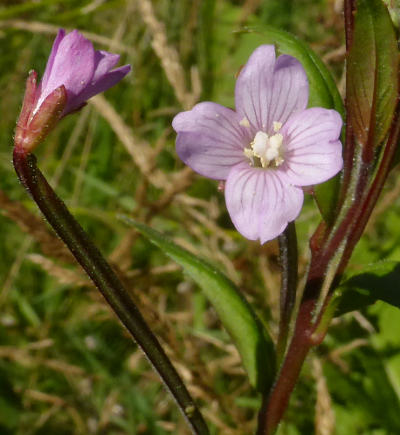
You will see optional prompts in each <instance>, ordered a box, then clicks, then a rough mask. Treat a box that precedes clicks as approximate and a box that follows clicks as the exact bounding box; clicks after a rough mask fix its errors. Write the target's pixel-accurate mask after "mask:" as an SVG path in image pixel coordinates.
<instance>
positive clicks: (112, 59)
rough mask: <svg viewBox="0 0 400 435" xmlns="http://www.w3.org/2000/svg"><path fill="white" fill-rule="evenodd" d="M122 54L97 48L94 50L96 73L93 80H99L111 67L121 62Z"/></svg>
mask: <svg viewBox="0 0 400 435" xmlns="http://www.w3.org/2000/svg"><path fill="white" fill-rule="evenodd" d="M119 58H120V55H119V54H114V53H109V52H108V51H103V50H96V51H95V52H94V74H93V79H92V82H97V81H98V80H100V79H101V78H102V77H103V76H105V75H106V74H107V73H108V72H109V71H110V70H111V68H114V67H115V65H117V63H118V62H119Z"/></svg>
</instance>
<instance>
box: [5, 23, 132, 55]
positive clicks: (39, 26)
mask: <svg viewBox="0 0 400 435" xmlns="http://www.w3.org/2000/svg"><path fill="white" fill-rule="evenodd" d="M7 27H11V28H13V29H18V30H24V31H28V32H32V33H44V34H49V35H56V34H57V32H58V30H59V28H60V27H59V26H54V25H53V24H48V23H42V22H40V21H25V20H3V21H0V29H1V28H7ZM66 30H67V31H68V32H69V31H71V30H73V28H68V27H67V28H66ZM81 33H82V34H83V35H84V36H85V37H86V38H88V39H90V40H91V41H93V42H97V43H98V44H101V45H105V46H110V45H111V44H112V47H113V50H114V51H119V52H120V53H132V51H133V49H132V47H128V46H126V45H124V44H121V43H120V42H116V41H113V40H112V39H110V38H107V37H106V36H102V35H98V34H97V33H92V32H85V31H82V32H81Z"/></svg>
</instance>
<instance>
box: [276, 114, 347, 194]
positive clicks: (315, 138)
mask: <svg viewBox="0 0 400 435" xmlns="http://www.w3.org/2000/svg"><path fill="white" fill-rule="evenodd" d="M341 128H342V119H341V117H340V115H339V113H338V112H336V111H335V110H328V109H322V108H317V107H315V108H312V109H307V110H304V111H301V112H297V113H294V114H293V115H292V116H290V118H289V119H288V121H287V123H286V124H285V125H284V127H283V128H282V134H283V136H284V149H285V151H284V153H285V154H284V159H285V162H284V164H283V165H282V166H281V167H280V168H279V169H280V171H281V172H282V173H283V174H284V176H285V177H286V180H287V182H288V183H291V184H294V185H296V186H310V185H313V184H317V183H322V182H324V181H326V180H328V179H329V178H331V177H333V176H334V175H336V174H337V173H338V172H339V171H340V170H341V169H342V166H343V159H342V144H341V142H340V141H339V136H340V131H341Z"/></svg>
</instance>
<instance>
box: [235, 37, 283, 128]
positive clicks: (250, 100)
mask: <svg viewBox="0 0 400 435" xmlns="http://www.w3.org/2000/svg"><path fill="white" fill-rule="evenodd" d="M274 65H275V47H274V46H273V45H261V46H260V47H258V48H257V49H256V50H254V52H253V54H252V55H251V56H250V58H249V60H248V61H247V63H246V65H245V66H244V67H243V68H242V70H241V71H240V74H239V77H238V79H237V81H236V87H235V105H236V111H237V113H238V114H239V116H240V117H241V119H242V118H247V119H248V121H249V122H250V124H252V126H253V128H254V129H255V130H256V131H259V130H263V131H266V129H267V128H268V126H267V124H266V122H267V121H268V110H269V107H270V106H269V103H268V101H269V98H270V97H269V94H270V87H271V77H272V74H273V71H274Z"/></svg>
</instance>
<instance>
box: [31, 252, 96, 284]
mask: <svg viewBox="0 0 400 435" xmlns="http://www.w3.org/2000/svg"><path fill="white" fill-rule="evenodd" d="M27 258H28V259H29V260H30V261H32V263H35V264H37V265H39V266H40V267H41V268H42V269H43V270H44V271H46V272H47V273H48V274H49V275H51V276H53V277H54V278H56V279H57V280H58V282H59V283H60V284H68V285H73V286H78V287H81V286H91V285H92V284H91V282H90V281H89V278H87V276H86V275H84V274H83V273H80V272H77V271H76V270H71V269H66V268H65V267H62V266H59V265H57V264H56V263H55V262H54V261H53V260H50V259H49V258H46V257H44V256H43V255H40V254H29V255H28V256H27Z"/></svg>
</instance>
